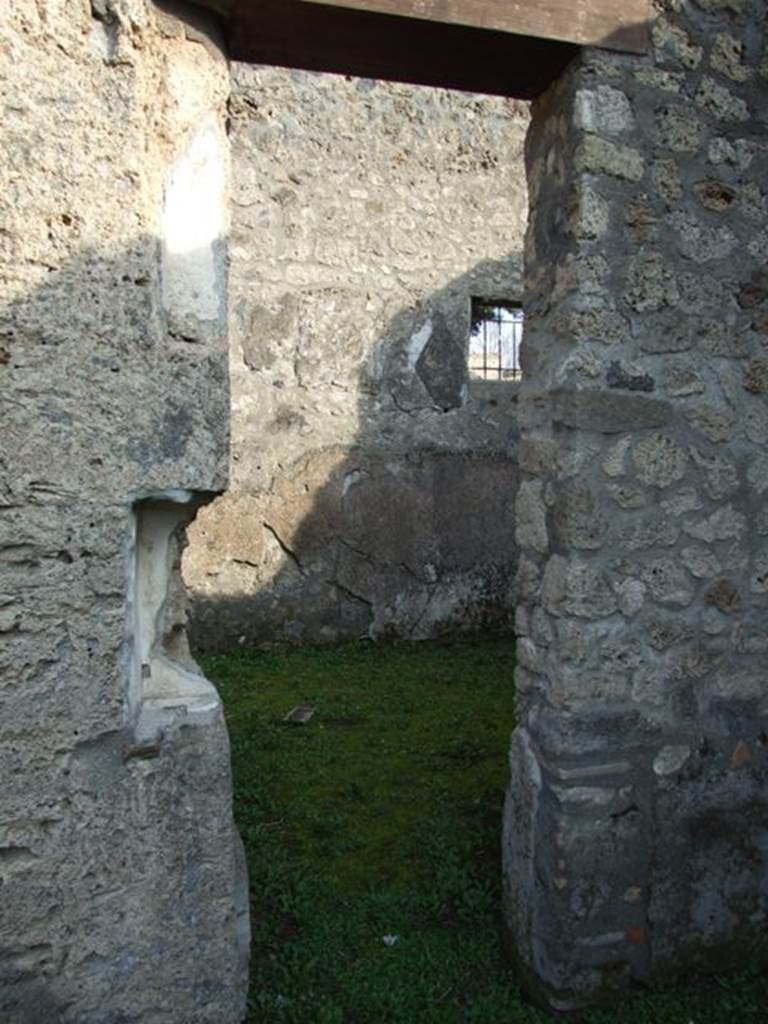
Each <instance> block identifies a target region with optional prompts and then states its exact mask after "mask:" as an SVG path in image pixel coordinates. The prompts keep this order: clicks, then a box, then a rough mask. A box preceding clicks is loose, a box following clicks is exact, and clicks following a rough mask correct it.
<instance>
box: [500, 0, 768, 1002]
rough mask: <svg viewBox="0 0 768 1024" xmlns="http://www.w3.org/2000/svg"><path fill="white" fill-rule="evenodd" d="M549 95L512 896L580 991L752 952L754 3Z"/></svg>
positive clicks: (683, 23)
mask: <svg viewBox="0 0 768 1024" xmlns="http://www.w3.org/2000/svg"><path fill="white" fill-rule="evenodd" d="M658 7H659V12H658V18H657V20H656V22H655V27H654V29H653V52H652V54H651V55H650V56H649V57H648V58H626V57H619V56H615V57H614V56H608V55H606V54H598V53H596V52H587V53H585V55H584V57H583V59H582V60H581V61H580V62H579V63H578V64H577V65H576V66H575V67H574V68H573V69H572V71H571V73H569V74H567V75H566V76H565V78H564V80H563V81H561V82H560V83H559V84H558V85H557V86H556V87H554V88H553V89H552V90H550V92H549V93H548V94H547V95H546V96H544V97H543V98H542V99H541V100H540V101H539V102H538V103H537V105H536V107H535V110H534V121H533V124H534V127H533V130H532V132H531V135H530V138H529V142H528V148H527V160H528V166H529V174H530V179H529V187H530V189H531V201H532V213H531V222H530V228H529V232H528V237H527V252H526V258H527V270H526V275H527V282H526V304H527V313H528V323H527V338H528V343H527V347H526V358H525V362H524V366H525V369H526V372H527V376H526V380H525V383H524V385H523V393H522V394H521V399H520V405H521V423H522V429H523V436H522V439H521V443H520V464H521V469H522V470H523V473H524V478H523V481H522V484H521V489H520V493H519V495H518V500H517V518H518V531H517V537H518V541H519V543H520V545H521V563H520V571H519V579H518V593H519V597H520V604H521V607H520V611H519V617H518V633H519V635H520V642H519V668H518V672H517V691H518V700H519V720H520V723H521V724H520V727H519V728H518V730H517V731H516V733H515V735H514V738H513V744H512V756H511V765H512V774H511V782H510V788H509V798H508V803H507V809H506V821H505V825H506V829H505V875H506V897H505V899H506V913H507V921H508V926H509V931H510V937H511V942H512V945H513V947H514V949H515V951H516V955H517V957H518V960H519V962H520V963H521V964H522V966H523V967H524V969H525V970H526V971H527V972H528V974H529V977H530V978H531V979H532V980H533V982H534V986H535V987H537V988H538V989H539V991H540V993H543V994H544V995H545V996H546V997H547V998H548V999H549V1000H550V1001H551V1002H552V1003H553V1004H554V1005H556V1006H560V1007H570V1006H574V1005H578V1004H579V1003H582V1002H584V1001H588V1000H590V999H594V998H598V997H604V996H609V995H611V994H614V993H616V992H618V991H621V990H625V989H628V988H630V987H631V986H632V985H633V984H636V983H648V982H651V981H658V980H660V979H662V978H665V977H668V976H669V975H674V974H678V973H692V972H694V971H697V970H702V969H703V970H717V971H720V970H723V969H724V968H726V967H727V966H728V965H729V964H738V963H743V962H744V961H745V960H746V959H747V958H749V957H750V955H754V956H756V957H757V956H759V957H762V958H764V957H765V943H764V937H765V929H766V924H767V923H768V797H767V796H766V783H767V782H768V742H767V741H766V736H767V735H768V669H766V651H768V632H767V631H766V621H767V620H768V603H767V601H768V599H767V598H766V593H767V592H768V587H767V585H766V570H767V568H768V548H767V546H766V534H767V533H768V519H767V518H766V512H765V494H766V489H767V488H768V460H766V454H765V446H766V442H768V406H767V405H766V395H767V394H768V358H767V357H766V345H768V276H766V265H767V261H768V192H767V191H766V183H767V182H768V132H767V129H768V49H767V45H766V44H767V38H766V32H767V29H766V25H767V24H768V20H767V19H766V5H765V3H764V2H763V0H697V2H696V3H687V2H684V0H669V2H667V3H664V4H659V5H658Z"/></svg>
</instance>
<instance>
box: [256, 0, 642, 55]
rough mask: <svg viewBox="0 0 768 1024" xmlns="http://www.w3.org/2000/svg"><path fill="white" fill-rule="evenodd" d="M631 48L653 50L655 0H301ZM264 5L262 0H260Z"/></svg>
mask: <svg viewBox="0 0 768 1024" xmlns="http://www.w3.org/2000/svg"><path fill="white" fill-rule="evenodd" d="M301 2H302V3H305V4H313V5H319V6H322V7H345V8H347V9H349V10H354V11H365V12H368V13H373V14H389V15H396V16H397V17H401V18H416V19H419V20H423V21H433V22H440V23H443V24H449V25H464V26H466V27H468V28H482V29H491V30H492V31H495V32H512V33H515V34H516V35H523V36H533V37H535V38H538V39H557V40H560V41H562V42H566V43H575V44H576V45H578V46H599V47H603V48H605V49H609V50H620V51H624V52H627V53H645V52H647V50H648V23H649V21H650V18H651V3H650V0H301ZM255 5H256V6H258V0H256V4H255Z"/></svg>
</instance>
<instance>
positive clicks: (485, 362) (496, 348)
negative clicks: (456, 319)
mask: <svg viewBox="0 0 768 1024" xmlns="http://www.w3.org/2000/svg"><path fill="white" fill-rule="evenodd" d="M523 321H524V315H523V310H522V307H521V305H520V303H519V302H511V301H509V302H508V301H506V300H499V299H480V298H473V299H472V321H471V327H470V335H469V353H468V358H467V368H468V370H469V376H470V378H472V379H474V380H520V378H521V377H522V371H521V369H520V343H521V341H522V340H523Z"/></svg>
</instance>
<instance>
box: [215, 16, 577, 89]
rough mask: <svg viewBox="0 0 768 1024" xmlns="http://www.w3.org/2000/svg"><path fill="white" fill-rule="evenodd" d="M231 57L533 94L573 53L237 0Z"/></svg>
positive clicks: (436, 27) (551, 43)
mask: <svg viewBox="0 0 768 1024" xmlns="http://www.w3.org/2000/svg"><path fill="white" fill-rule="evenodd" d="M227 42H228V47H229V54H230V56H231V57H232V59H233V60H240V61H247V62H250V63H255V64H276V65H278V66H282V67H293V68H304V69H306V70H309V71H331V72H336V73H338V74H346V75H358V76H360V77H362V78H377V79H385V80H389V81H394V82H410V83H413V84H416V85H431V86H442V87H444V88H448V89H463V90H465V91H467V92H477V93H490V94H496V95H502V96H510V97H516V98H519V99H533V98H534V97H535V96H538V95H539V94H540V93H541V92H543V91H544V89H546V88H547V86H548V85H550V83H551V82H553V81H554V80H555V79H556V78H557V77H558V76H559V75H560V74H561V73H562V71H563V70H564V68H565V67H566V65H567V64H568V62H569V61H570V60H571V59H572V58H573V57H574V56H575V55H576V53H577V52H578V50H577V48H576V47H575V46H573V45H571V44H568V43H563V42H559V41H555V40H546V39H536V38H531V37H528V36H519V35H513V34H511V33H509V32H496V31H492V30H489V29H480V28H467V27H465V26H464V25H453V24H447V23H444V22H440V21H435V20H429V19H423V18H421V19H418V18H402V17H393V16H391V15H384V14H377V13H372V12H370V11H363V10H356V9H352V8H345V7H342V6H341V5H339V4H326V3H322V4H321V3H315V2H312V3H309V2H305V0H240V2H239V3H237V4H236V6H235V9H234V11H233V13H232V16H231V17H230V19H229V23H228V27H227Z"/></svg>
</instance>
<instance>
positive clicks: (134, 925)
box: [0, 213, 247, 1024]
mask: <svg viewBox="0 0 768 1024" xmlns="http://www.w3.org/2000/svg"><path fill="white" fill-rule="evenodd" d="M48 230H49V238H50V240H51V241H50V251H51V263H50V265H48V266H45V267H41V266H40V265H38V264H36V263H33V262H32V261H27V262H22V261H21V260H19V261H18V263H17V267H18V273H17V276H16V277H15V278H13V277H11V276H10V275H9V277H8V278H7V279H6V281H5V282H4V283H5V285H6V287H7V288H8V290H10V288H12V287H15V289H16V295H8V294H7V295H6V296H5V301H3V302H2V304H0V416H1V417H2V424H3V445H2V450H1V451H0V569H1V570H2V575H3V591H4V593H3V594H2V598H1V599H0V633H2V643H0V680H2V683H3V685H2V687H0V689H1V690H2V699H1V700H0V704H1V705H2V719H1V720H2V723H3V735H4V740H3V744H2V749H3V758H4V765H3V767H4V778H5V779H6V785H5V786H4V791H3V797H2V811H3V815H2V816H3V834H2V846H3V850H4V852H5V854H6V856H5V857H4V858H3V862H2V871H1V872H0V874H2V879H3V882H4V888H3V893H4V899H5V900H6V913H5V914H4V915H3V924H0V961H2V963H1V964H0V1019H1V1020H3V1021H13V1022H15V1024H22V1022H24V1021H27V1020H29V1021H32V1020H40V1019H45V1020H46V1021H47V1022H48V1021H50V1022H51V1024H54V1022H58V1021H60V1020H61V1021H64V1020H66V1021H71V1020H74V1019H75V1017H76V1019H77V1020H78V1021H79V1022H80V1021H82V1022H83V1024H86V1022H91V1024H93V1022H96V1021H98V1022H99V1024H107V1022H112V1021H114V1022H116V1021H118V1020H120V1021H128V1020H129V1019H130V1020H139V1019H149V1018H150V1017H155V1016H156V1015H161V1016H165V1012H164V1010H163V1007H165V1006H166V1002H165V1001H164V999H165V997H164V995H163V993H165V992H166V991H167V992H168V993H170V994H169V995H168V997H167V999H168V1003H167V1006H168V1007H170V1006H171V1004H173V1009H175V1010H176V1011H177V1013H178V1014H179V1015H180V1018H179V1019H185V1020H192V1019H194V1020H199V1021H203V1020H206V1021H207V1020H213V1019H215V1020H217V1021H220V1020H228V1021H230V1020H231V1021H234V1020H239V1019H241V1016H242V1015H241V1014H240V1008H241V1000H242V993H243V992H244V985H243V972H244V969H245V964H244V962H243V950H244V946H245V943H244V942H242V941H241V939H242V935H241V938H240V939H238V936H237V933H236V924H235V918H236V915H235V913H234V908H235V904H236V897H235V892H236V891H237V893H238V895H239V894H241V893H242V891H243V890H242V881H243V879H242V876H240V878H239V880H236V876H237V873H238V871H239V867H238V865H239V852H238V845H237V840H236V837H235V833H234V830H233V826H232V818H231V789H230V783H229V765H228V760H229V754H228V746H227V739H226V731H225V728H224V724H223V719H222V717H221V715H220V710H219V708H218V706H217V703H216V702H215V701H214V700H212V699H211V696H212V695H211V693H210V688H209V689H208V691H207V693H208V697H209V699H208V701H207V717H206V718H205V720H204V721H203V719H202V717H201V716H198V719H197V720H196V721H195V722H194V724H195V725H196V726H198V727H196V728H191V727H189V726H190V722H191V719H190V718H188V717H187V718H186V719H185V720H184V725H183V726H181V725H178V723H177V724H173V725H171V724H170V723H168V722H167V721H166V722H165V723H164V725H165V726H166V729H165V734H164V736H163V739H162V742H159V741H158V742H155V737H152V739H151V741H150V740H146V739H145V740H141V739H140V738H139V736H138V734H137V730H136V728H135V722H134V720H133V719H134V718H135V715H129V711H130V710H132V709H129V708H128V707H127V702H128V697H129V695H128V692H127V691H128V679H127V675H128V661H129V654H130V650H131V637H132V632H133V630H132V628H131V619H132V603H133V602H136V601H137V602H138V603H139V604H140V603H141V594H140V593H138V592H137V588H136V587H135V586H134V582H133V565H134V560H133V552H132V542H133V536H134V530H135V503H136V500H137V498H138V497H139V496H140V495H149V494H158V493H161V494H166V493H170V494H171V495H172V496H173V498H174V501H179V500H181V496H182V492H183V490H184V489H187V490H189V491H190V492H195V494H196V495H197V496H198V497H200V498H203V497H205V496H209V494H208V493H207V492H210V491H212V490H213V489H217V490H220V489H221V488H222V487H223V485H224V483H225V479H226V472H225V471H226V461H225V456H226V440H227V435H226V427H227V418H228V415H229V401H228V388H227V376H226V362H225V352H224V347H223V344H222V338H221V333H220V331H219V330H218V328H217V325H215V324H213V325H208V328H207V334H206V331H205V330H203V329H202V327H204V326H205V325H202V327H201V330H200V331H198V332H197V333H196V335H195V340H194V341H192V340H187V341H181V340H179V339H177V338H175V337H174V336H173V334H172V333H171V332H169V331H168V330H167V322H166V318H165V316H164V313H163V307H162V299H161V295H162V282H161V272H160V266H159V264H160V260H159V259H158V255H159V245H158V240H157V239H156V238H154V237H150V236H140V237H137V238H135V239H132V240H131V241H130V243H127V244H126V245H125V246H124V247H123V248H121V249H116V251H112V250H109V251H103V250H101V249H99V248H97V247H94V246H83V248H82V249H81V250H80V251H79V252H77V253H76V254H74V255H72V254H68V255H67V256H66V257H62V255H61V252H60V251H59V250H58V249H57V243H58V240H59V239H60V238H66V239H67V243H68V245H69V247H70V248H72V247H73V246H72V243H71V242H70V241H69V239H70V238H72V237H73V236H75V237H76V232H78V231H79V230H80V225H79V222H78V221H77V220H76V219H75V218H74V217H73V216H71V215H70V214H69V213H67V214H65V216H63V217H59V218H57V219H56V220H54V219H53V218H51V222H50V224H49V225H48ZM63 247H64V245H63V243H62V248H63ZM54 261H55V262H54ZM204 492H205V493H204ZM160 555H161V557H162V560H163V564H162V565H160V566H159V577H160V578H161V579H162V578H163V577H164V576H166V574H169V575H170V576H171V577H173V570H174V565H173V562H172V559H171V560H170V561H169V560H168V559H167V548H166V547H163V548H162V550H161V551H160ZM166 597H167V599H166V600H161V602H160V605H159V606H157V605H156V606H153V607H152V608H151V609H150V614H151V617H152V622H153V623H168V624H169V625H171V619H172V618H173V614H174V608H173V607H171V606H173V605H175V589H174V588H170V589H169V590H168V593H167V595H166ZM172 625H173V630H174V631H173V641H174V647H173V651H172V652H170V650H169V648H168V645H164V646H165V648H166V650H168V651H169V653H172V654H173V655H174V657H175V658H176V659H177V660H178V659H179V657H180V656H181V655H183V637H182V635H181V633H180V630H177V629H176V624H175V623H173V624H172ZM150 632H151V630H150ZM147 660H149V659H147ZM195 678H196V679H197V680H198V681H200V683H201V684H202V682H204V681H202V680H200V678H199V677H195ZM155 681H156V682H158V683H160V682H161V680H159V679H158V680H153V682H155ZM142 683H143V685H144V687H145V689H146V690H148V686H147V683H148V680H147V679H145V678H142ZM145 696H147V693H145ZM177 703H178V702H177ZM133 710H135V709H133ZM179 718H181V716H179ZM105 894H108V898H105ZM201 915H202V916H203V917H204V919H205V928H201V927H200V919H201ZM116 922H117V924H116ZM72 936H78V941H77V943H76V946H77V948H76V950H74V947H73V939H72ZM158 944H159V945H158ZM160 946H162V956H161V957H158V955H157V949H158V948H160ZM245 952H246V953H247V950H245ZM161 962H162V964H161ZM159 965H160V966H159ZM171 975H172V976H173V984H172V985H171V984H164V980H167V978H168V977H170V976H171ZM168 1013H171V1009H170V1008H169V1009H168Z"/></svg>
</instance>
